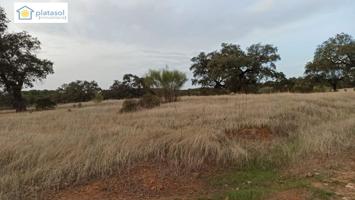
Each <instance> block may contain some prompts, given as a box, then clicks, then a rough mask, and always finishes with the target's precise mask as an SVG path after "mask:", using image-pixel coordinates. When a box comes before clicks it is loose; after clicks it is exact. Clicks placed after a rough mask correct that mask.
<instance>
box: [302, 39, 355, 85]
mask: <svg viewBox="0 0 355 200" xmlns="http://www.w3.org/2000/svg"><path fill="white" fill-rule="evenodd" d="M305 74H306V75H307V76H308V77H309V79H312V80H314V81H316V82H319V83H326V84H328V85H329V86H331V87H332V88H333V90H334V91H336V90H337V89H338V86H339V84H341V83H342V82H345V83H353V82H354V80H355V40H354V39H353V38H352V37H351V36H350V35H348V34H344V33H341V34H337V35H336V36H335V37H332V38H329V39H328V40H327V41H325V42H324V43H323V44H322V45H320V46H319V47H318V48H317V50H316V52H315V53H314V58H313V61H312V62H309V63H308V64H307V65H306V71H305Z"/></svg>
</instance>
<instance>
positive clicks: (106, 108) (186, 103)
mask: <svg viewBox="0 0 355 200" xmlns="http://www.w3.org/2000/svg"><path fill="white" fill-rule="evenodd" d="M354 99H355V93H353V92H347V93H320V94H274V95H233V96H215V97H184V98H182V101H181V102H176V103H171V104H163V105H162V106H161V107H158V108H154V109H151V110H143V111H140V112H134V113H119V108H120V107H121V106H122V102H121V101H108V102H103V103H102V104H100V105H95V104H93V103H90V104H86V105H83V107H82V108H81V109H75V108H73V109H72V112H67V108H71V106H70V105H65V106H63V105H62V106H59V108H58V109H57V110H53V111H46V112H33V113H23V114H11V113H10V114H0V147H1V148H0V199H1V200H2V199H4V200H7V199H11V200H16V199H31V198H32V199H40V198H41V197H40V196H36V195H39V194H40V191H42V190H48V189H59V188H62V187H66V186H68V185H72V184H76V183H83V182H85V181H87V180H90V179H93V178H97V177H106V176H109V175H112V174H114V173H118V172H120V171H121V170H124V169H127V168H129V167H130V166H133V165H135V164H137V163H139V162H146V161H148V162H153V161H155V162H163V163H164V164H169V166H171V167H172V168H174V169H176V170H177V171H178V172H181V171H189V170H201V169H203V168H205V167H208V166H211V165H214V166H219V167H225V166H227V167H228V166H232V165H245V164H250V163H251V164H263V165H265V164H270V165H278V164H284V163H286V162H292V160H297V159H300V158H301V157H303V156H305V155H314V154H317V155H326V154H335V153H339V152H342V151H343V150H346V149H348V148H354V144H355V123H354V122H355V101H354ZM258 127H267V128H268V129H269V130H270V131H271V132H272V139H271V140H267V141H259V140H257V141H252V140H250V141H249V140H245V139H242V138H239V137H237V136H236V137H233V138H231V137H228V136H227V135H226V130H235V131H236V132H238V130H242V129H245V128H258Z"/></svg>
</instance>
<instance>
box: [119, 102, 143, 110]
mask: <svg viewBox="0 0 355 200" xmlns="http://www.w3.org/2000/svg"><path fill="white" fill-rule="evenodd" d="M139 109H140V103H139V101H138V100H136V99H127V100H124V101H123V103H122V108H121V110H120V112H121V113H124V112H134V111H138V110H139Z"/></svg>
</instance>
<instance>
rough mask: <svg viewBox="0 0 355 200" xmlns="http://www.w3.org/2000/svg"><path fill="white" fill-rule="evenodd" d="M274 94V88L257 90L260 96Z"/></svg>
mask: <svg viewBox="0 0 355 200" xmlns="http://www.w3.org/2000/svg"><path fill="white" fill-rule="evenodd" d="M273 92H274V88H272V87H262V88H260V89H259V90H258V93H260V94H271V93H273Z"/></svg>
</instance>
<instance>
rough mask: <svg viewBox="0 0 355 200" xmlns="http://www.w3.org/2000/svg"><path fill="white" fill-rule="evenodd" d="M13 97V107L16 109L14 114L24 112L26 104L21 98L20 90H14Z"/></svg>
mask: <svg viewBox="0 0 355 200" xmlns="http://www.w3.org/2000/svg"><path fill="white" fill-rule="evenodd" d="M13 97H14V103H13V105H14V108H15V109H16V112H23V111H26V103H25V99H24V98H23V97H22V93H21V90H14V91H13Z"/></svg>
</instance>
